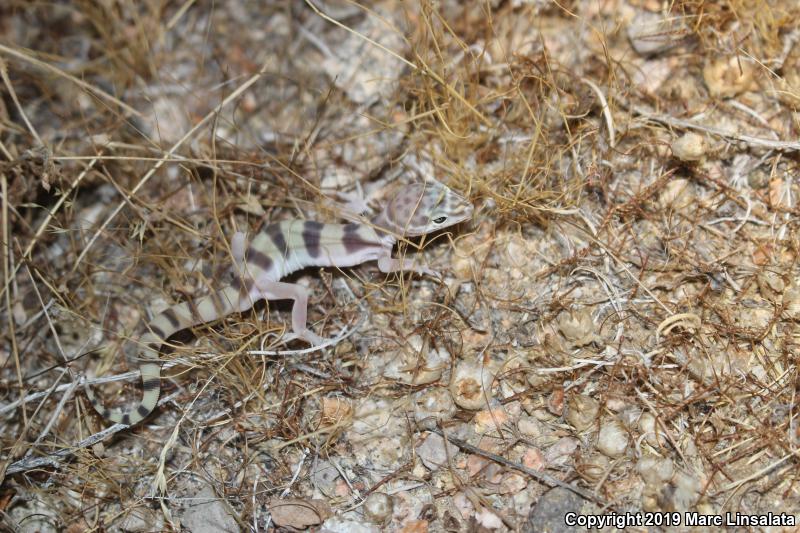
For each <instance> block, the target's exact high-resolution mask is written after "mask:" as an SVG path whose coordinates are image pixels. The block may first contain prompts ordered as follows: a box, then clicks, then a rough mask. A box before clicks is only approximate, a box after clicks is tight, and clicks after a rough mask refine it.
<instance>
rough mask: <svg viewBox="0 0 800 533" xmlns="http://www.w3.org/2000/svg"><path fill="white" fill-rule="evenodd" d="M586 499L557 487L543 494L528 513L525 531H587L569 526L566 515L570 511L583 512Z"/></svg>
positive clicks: (560, 532) (556, 532) (527, 532)
mask: <svg viewBox="0 0 800 533" xmlns="http://www.w3.org/2000/svg"><path fill="white" fill-rule="evenodd" d="M585 503H586V500H584V499H583V498H581V497H580V496H578V495H577V494H575V493H574V492H572V491H571V490H569V489H565V488H562V487H556V488H554V489H550V490H549V491H547V492H545V493H544V494H542V496H541V497H540V498H539V501H537V502H536V504H535V505H534V506H533V507H532V508H531V511H530V513H528V520H527V522H526V523H525V524H524V526H523V529H522V530H523V531H524V532H525V533H573V532H577V531H586V529H585V528H578V527H577V526H568V525H567V524H566V523H565V522H564V516H565V515H566V514H567V513H569V512H573V513H578V514H580V513H581V508H582V507H583V505H584V504H585Z"/></svg>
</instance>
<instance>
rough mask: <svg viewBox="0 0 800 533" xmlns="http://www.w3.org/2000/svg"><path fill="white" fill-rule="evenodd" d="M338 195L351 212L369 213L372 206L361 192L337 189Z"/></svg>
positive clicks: (358, 213)
mask: <svg viewBox="0 0 800 533" xmlns="http://www.w3.org/2000/svg"><path fill="white" fill-rule="evenodd" d="M336 197H337V198H338V199H339V200H341V201H342V202H344V207H345V209H347V210H348V211H350V212H351V213H355V214H357V215H363V214H364V213H369V211H370V207H369V204H368V203H367V200H366V199H365V198H364V196H363V195H361V194H359V193H352V192H344V191H337V192H336Z"/></svg>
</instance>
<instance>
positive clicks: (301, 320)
mask: <svg viewBox="0 0 800 533" xmlns="http://www.w3.org/2000/svg"><path fill="white" fill-rule="evenodd" d="M257 288H258V290H259V293H260V296H261V298H265V299H267V300H294V304H293V305H292V330H294V332H295V334H296V335H297V337H298V338H300V339H303V340H304V341H306V342H308V343H309V344H311V345H312V346H318V345H320V344H322V343H323V342H325V339H323V338H322V337H320V336H319V335H317V334H316V333H314V332H313V331H311V330H310V329H308V325H307V320H308V291H307V290H306V289H305V287H302V286H300V285H296V284H294V283H283V282H281V281H269V282H262V283H259V284H257Z"/></svg>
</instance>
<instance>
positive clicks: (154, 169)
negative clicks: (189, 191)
mask: <svg viewBox="0 0 800 533" xmlns="http://www.w3.org/2000/svg"><path fill="white" fill-rule="evenodd" d="M269 65H270V62H269V61H267V62H266V63H265V64H264V65H263V66H262V67H261V69H260V70H259V71H258V72H256V73H255V74H253V75H252V76H250V78H249V79H248V80H247V81H245V82H244V83H243V84H242V85H240V86H239V87H238V88H237V89H236V90H235V91H233V92H232V93H231V94H229V95H228V96H227V97H226V98H225V99H224V100H223V101H222V102H220V103H219V105H217V107H215V108H214V109H213V110H212V111H210V112H209V113H208V114H207V115H206V116H204V117H203V118H202V120H200V122H198V123H197V124H195V125H194V127H192V128H191V129H190V130H189V131H188V132H186V134H185V135H184V136H183V137H181V138H180V139H179V140H178V142H176V143H175V144H173V145H172V147H171V148H170V149H169V150H167V152H166V153H165V154H164V156H163V157H162V158H161V159H159V160H158V161H157V162H156V164H155V165H153V167H152V168H151V169H150V170H148V171H147V172H146V173H145V175H144V176H142V178H141V179H140V180H139V182H138V183H137V184H136V186H135V187H134V188H133V189H131V191H130V192H129V193H128V194H127V195H125V199H124V200H123V201H122V202H120V203H119V205H117V207H116V208H115V209H114V210H113V211H112V212H111V214H110V215H108V217H107V218H106V219H105V221H103V223H102V224H101V225H100V227H99V228H98V229H97V231H96V232H95V233H94V235H92V238H91V239H89V242H87V243H86V246H85V247H84V248H83V251H81V254H80V255H79V256H78V259H77V260H76V261H75V264H74V265H73V267H72V272H73V273H74V272H76V271H77V269H78V267H79V266H80V264H81V263H82V262H83V259H84V258H85V257H86V255H87V254H88V253H89V250H90V249H91V248H92V245H93V244H94V243H95V242H96V241H97V238H98V237H99V236H100V234H102V233H103V232H104V231H105V230H106V228H107V227H108V225H109V224H110V223H111V221H112V220H114V218H115V217H116V216H117V215H118V214H119V212H120V211H122V208H123V207H125V204H127V203H128V202H130V200H131V198H133V197H134V196H135V195H136V193H137V192H139V189H141V188H142V187H144V185H145V184H146V183H147V182H148V181H149V180H150V178H152V177H153V176H154V175H155V173H156V172H158V169H160V168H161V167H162V166H163V165H164V163H166V162H167V161H169V160H170V159H171V158H172V157H173V156H174V154H175V152H176V151H177V150H178V148H180V147H181V146H182V145H183V143H185V142H186V141H187V140H189V139H191V138H192V137H193V136H194V135H195V133H197V132H198V131H199V130H200V129H201V128H203V127H204V126H205V125H206V124H208V122H209V121H211V119H212V118H214V117H215V116H217V114H218V113H219V112H220V111H221V110H222V109H224V108H225V107H226V106H227V105H228V104H230V103H231V102H233V101H234V100H236V99H237V98H239V97H240V96H241V95H242V93H244V92H245V91H246V90H247V89H249V88H250V87H251V86H252V85H253V84H254V83H256V82H257V81H258V80H259V79H261V76H263V75H264V73H265V72H267V70H268V68H269Z"/></svg>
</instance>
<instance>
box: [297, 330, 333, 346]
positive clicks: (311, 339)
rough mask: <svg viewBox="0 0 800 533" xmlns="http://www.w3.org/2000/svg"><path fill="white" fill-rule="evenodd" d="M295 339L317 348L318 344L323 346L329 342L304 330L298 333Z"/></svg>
mask: <svg viewBox="0 0 800 533" xmlns="http://www.w3.org/2000/svg"><path fill="white" fill-rule="evenodd" d="M296 338H298V339H302V340H304V341H306V342H307V343H309V344H310V345H311V346H319V345H320V344H325V343H326V342H328V341H329V339H324V338H322V337H320V336H319V335H317V334H316V333H314V332H313V331H311V330H310V329H306V330H305V331H303V332H301V333H298V334H297V337H296Z"/></svg>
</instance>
